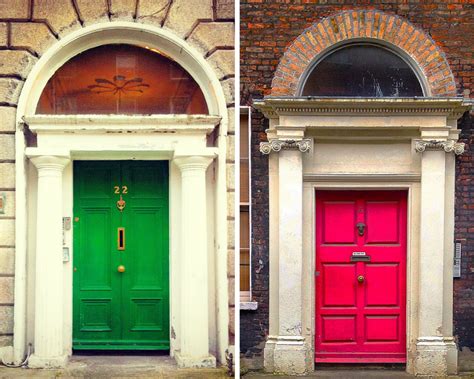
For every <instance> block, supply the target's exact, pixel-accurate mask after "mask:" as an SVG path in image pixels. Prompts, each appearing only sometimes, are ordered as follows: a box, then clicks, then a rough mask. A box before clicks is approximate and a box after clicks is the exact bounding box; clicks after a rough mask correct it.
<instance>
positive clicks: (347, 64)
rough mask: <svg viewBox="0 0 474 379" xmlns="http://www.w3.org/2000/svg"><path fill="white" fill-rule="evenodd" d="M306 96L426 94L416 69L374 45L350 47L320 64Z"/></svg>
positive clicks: (314, 71)
mask: <svg viewBox="0 0 474 379" xmlns="http://www.w3.org/2000/svg"><path fill="white" fill-rule="evenodd" d="M302 95H303V96H341V97H342V96H348V97H416V96H423V90H422V87H421V85H420V82H419V80H418V78H417V76H416V74H415V72H414V71H413V69H412V68H411V67H410V66H409V65H408V64H407V63H406V62H405V61H404V60H403V59H402V58H400V57H399V56H398V55H396V54H395V53H393V52H391V51H389V50H387V49H385V48H382V47H378V46H374V45H363V44H358V45H349V46H346V47H343V48H341V49H339V50H336V51H334V52H332V53H331V54H329V55H328V56H326V57H325V58H324V59H323V60H322V61H321V62H319V63H318V64H317V65H316V67H314V69H313V71H312V72H311V73H310V74H309V75H308V77H307V79H306V82H305V83H304V87H303V91H302Z"/></svg>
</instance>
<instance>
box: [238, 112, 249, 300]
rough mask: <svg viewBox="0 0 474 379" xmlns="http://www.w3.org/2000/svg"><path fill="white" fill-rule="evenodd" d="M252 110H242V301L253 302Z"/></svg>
mask: <svg viewBox="0 0 474 379" xmlns="http://www.w3.org/2000/svg"><path fill="white" fill-rule="evenodd" d="M249 157H250V109H249V108H248V107H242V108H241V109H240V300H241V301H242V302H249V301H251V274H250V273H251V270H250V267H251V263H250V246H251V244H250V159H249Z"/></svg>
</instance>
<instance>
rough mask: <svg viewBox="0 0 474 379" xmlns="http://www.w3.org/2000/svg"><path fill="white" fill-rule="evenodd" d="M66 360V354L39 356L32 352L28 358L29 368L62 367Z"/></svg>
mask: <svg viewBox="0 0 474 379" xmlns="http://www.w3.org/2000/svg"><path fill="white" fill-rule="evenodd" d="M67 362H68V356H67V355H60V356H57V357H40V356H38V355H36V354H32V355H31V356H30V359H28V367H29V368H64V367H66V365H67Z"/></svg>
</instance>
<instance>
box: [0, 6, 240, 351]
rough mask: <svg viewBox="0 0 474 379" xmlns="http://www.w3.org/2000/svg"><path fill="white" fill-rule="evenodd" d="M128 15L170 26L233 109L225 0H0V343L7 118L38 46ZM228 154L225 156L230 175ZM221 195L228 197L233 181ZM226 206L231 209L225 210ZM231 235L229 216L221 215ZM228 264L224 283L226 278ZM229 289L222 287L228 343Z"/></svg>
mask: <svg viewBox="0 0 474 379" xmlns="http://www.w3.org/2000/svg"><path fill="white" fill-rule="evenodd" d="M114 21H131V22H136V23H143V24H153V25H156V26H158V27H163V28H166V29H169V30H171V31H173V32H174V33H175V34H177V35H179V36H181V37H182V38H183V39H185V40H187V42H188V43H189V44H191V45H192V46H194V47H195V48H196V49H198V51H200V52H201V53H202V55H203V56H204V58H205V59H206V60H207V61H208V62H209V63H210V65H211V67H213V68H214V69H215V71H216V74H217V76H218V78H219V80H220V81H221V84H222V86H223V88H224V91H225V94H226V102H227V105H228V108H229V117H230V118H232V117H233V114H234V110H233V109H234V106H235V104H234V91H233V81H234V76H235V70H234V1H233V0H54V1H53V0H0V193H4V194H5V195H6V212H5V213H4V214H0V348H1V347H2V346H11V345H12V339H13V303H14V250H15V235H14V232H15V226H14V223H15V200H14V193H15V134H14V133H15V117H16V107H17V103H18V98H19V95H20V92H21V89H22V86H23V83H24V81H25V80H26V78H27V76H28V73H29V72H30V70H31V69H32V67H33V65H34V63H35V62H36V61H37V59H38V58H39V57H41V55H42V54H44V53H45V51H46V50H47V49H48V48H49V47H51V46H52V45H53V44H55V43H57V42H58V41H59V40H61V38H64V36H66V35H67V34H68V33H70V32H71V31H74V30H76V29H79V28H82V27H85V26H89V25H91V24H96V23H107V22H114ZM234 134H235V133H234V129H233V128H232V129H230V130H229V133H228V136H227V137H226V138H227V144H228V145H229V146H230V145H231V144H232V143H233V141H234V137H233V136H234ZM233 170H234V157H233V155H232V156H228V157H227V175H228V177H229V178H233V173H234V171H233ZM229 183H230V184H229V185H228V196H229V198H233V196H234V192H235V188H234V186H233V184H232V183H233V179H232V181H229ZM232 212H233V210H232ZM228 224H229V228H228V229H229V231H230V232H232V233H233V228H234V215H233V213H232V214H229V217H228ZM233 249H234V236H233V235H229V246H228V252H229V255H228V260H229V262H232V264H233V261H234V251H233ZM233 275H234V274H233V271H231V268H229V272H228V277H229V283H233ZM233 294H234V291H233V287H232V286H231V285H230V286H229V299H230V301H229V309H230V315H231V324H230V325H229V334H230V339H231V342H232V343H233V335H234V325H233V318H232V315H233V314H234V301H233Z"/></svg>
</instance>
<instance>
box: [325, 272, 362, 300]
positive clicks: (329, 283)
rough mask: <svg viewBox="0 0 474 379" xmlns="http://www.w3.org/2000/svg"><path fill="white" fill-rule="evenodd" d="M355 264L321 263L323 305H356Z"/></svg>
mask: <svg viewBox="0 0 474 379" xmlns="http://www.w3.org/2000/svg"><path fill="white" fill-rule="evenodd" d="M355 273H356V266H355V264H350V263H348V264H331V263H328V264H325V265H323V272H322V275H323V288H324V300H323V306H324V307H342V306H355V305H356V291H355V290H356V286H355V283H354V276H355Z"/></svg>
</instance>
